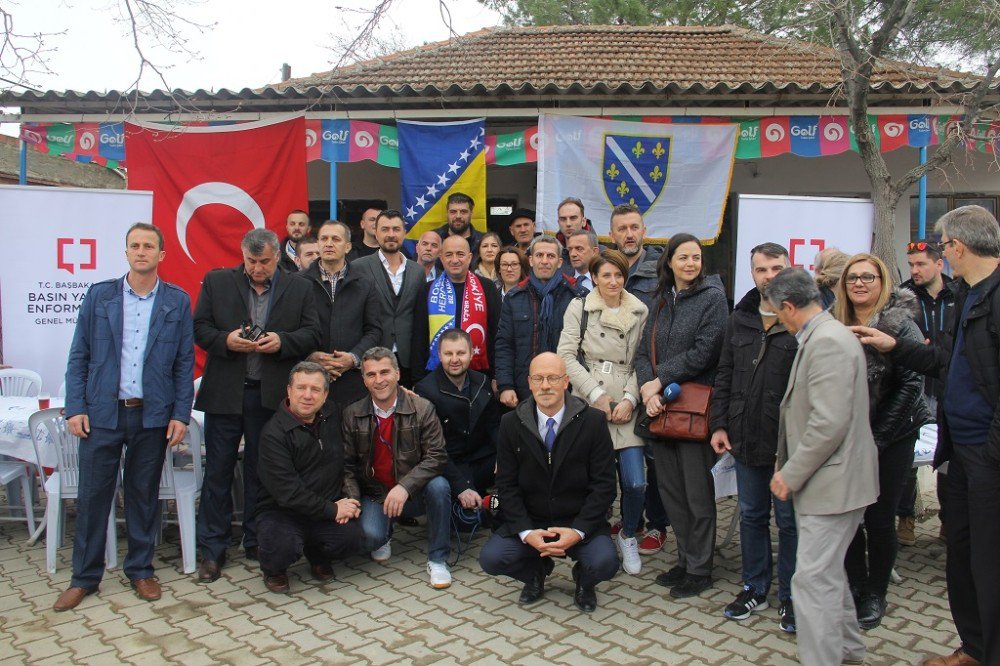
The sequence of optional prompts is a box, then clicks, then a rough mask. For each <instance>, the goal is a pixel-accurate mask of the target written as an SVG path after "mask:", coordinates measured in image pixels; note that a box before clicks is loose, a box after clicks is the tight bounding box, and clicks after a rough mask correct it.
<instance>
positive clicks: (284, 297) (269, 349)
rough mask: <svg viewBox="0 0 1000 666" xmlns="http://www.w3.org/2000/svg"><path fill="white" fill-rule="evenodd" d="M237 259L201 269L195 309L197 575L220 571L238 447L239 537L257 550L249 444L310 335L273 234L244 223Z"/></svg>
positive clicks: (310, 307) (311, 324) (304, 289)
mask: <svg viewBox="0 0 1000 666" xmlns="http://www.w3.org/2000/svg"><path fill="white" fill-rule="evenodd" d="M240 247H241V249H242V251H243V264H242V265H240V266H238V267H236V268H222V269H218V270H213V271H209V272H208V274H206V275H205V279H204V281H203V282H202V285H201V294H200V295H199V296H198V305H197V306H196V307H195V312H194V340H195V343H196V344H197V345H198V346H199V347H201V348H202V349H204V350H205V352H206V353H207V358H206V360H205V369H204V373H203V375H202V382H201V388H200V390H199V391H198V397H197V399H196V400H195V407H194V408H195V409H198V410H201V411H203V412H205V481H204V484H203V485H202V489H201V504H200V508H199V510H198V548H199V550H200V551H201V556H202V562H201V566H200V567H199V569H198V579H199V580H200V581H201V582H205V583H210V582H212V581H214V580H216V579H218V577H219V571H220V568H221V567H222V566H223V564H224V563H225V560H226V547H227V546H228V545H229V540H230V536H231V526H230V523H231V522H232V514H233V501H232V495H231V493H230V489H231V488H232V485H233V471H234V468H235V466H236V459H237V454H238V452H239V447H240V440H241V439H242V440H243V442H244V448H243V512H244V513H243V515H244V521H243V547H244V549H245V550H246V553H247V557H249V558H251V559H256V553H257V533H256V529H255V519H254V508H255V504H256V501H257V444H258V442H259V441H260V432H261V430H262V429H263V427H264V424H265V423H267V421H268V420H269V419H270V418H271V417H272V416H273V415H274V412H275V410H276V409H278V406H279V405H280V404H281V401H282V400H284V397H285V385H286V384H287V382H288V372H289V371H290V370H291V369H292V366H294V365H295V364H296V363H297V362H298V361H301V360H302V359H303V358H305V357H306V356H308V355H309V354H311V353H312V352H313V351H314V350H315V349H316V346H317V344H318V343H319V322H318V320H317V319H316V305H315V301H314V300H313V297H312V294H311V293H310V291H309V285H308V284H306V283H305V282H303V281H302V280H301V279H299V278H298V277H296V276H295V275H293V274H290V273H286V272H285V271H282V270H279V269H278V236H277V235H276V234H275V233H274V232H273V231H269V230H267V229H253V230H252V231H249V232H247V234H246V235H245V236H244V237H243V241H242V242H241V243H240Z"/></svg>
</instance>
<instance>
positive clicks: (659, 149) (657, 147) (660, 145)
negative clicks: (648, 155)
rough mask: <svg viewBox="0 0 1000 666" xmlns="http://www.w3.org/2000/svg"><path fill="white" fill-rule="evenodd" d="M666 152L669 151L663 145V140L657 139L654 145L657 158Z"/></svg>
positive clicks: (654, 153)
mask: <svg viewBox="0 0 1000 666" xmlns="http://www.w3.org/2000/svg"><path fill="white" fill-rule="evenodd" d="M665 152H667V151H666V149H665V148H664V147H663V142H662V141H657V142H656V145H655V146H653V155H655V156H656V159H660V158H661V157H663V153H665Z"/></svg>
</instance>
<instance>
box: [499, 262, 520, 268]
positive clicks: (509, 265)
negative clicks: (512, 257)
mask: <svg viewBox="0 0 1000 666" xmlns="http://www.w3.org/2000/svg"><path fill="white" fill-rule="evenodd" d="M520 267H521V262H519V261H514V262H507V261H501V262H500V268H520Z"/></svg>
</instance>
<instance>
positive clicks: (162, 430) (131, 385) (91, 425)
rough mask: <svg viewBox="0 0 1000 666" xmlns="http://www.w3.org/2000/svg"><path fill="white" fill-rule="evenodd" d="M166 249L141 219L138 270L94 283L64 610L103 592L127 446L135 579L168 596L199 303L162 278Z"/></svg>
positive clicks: (86, 324) (80, 391)
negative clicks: (161, 500)
mask: <svg viewBox="0 0 1000 666" xmlns="http://www.w3.org/2000/svg"><path fill="white" fill-rule="evenodd" d="M164 254H165V253H164V251H163V235H162V234H161V233H160V230H159V229H157V228H156V227H154V226H153V225H151V224H145V223H138V224H134V225H132V228H131V229H129V230H128V233H127V234H126V235H125V257H126V258H127V259H128V264H129V271H128V273H127V274H126V275H125V277H123V278H119V279H117V280H105V281H104V282H98V283H97V284H95V285H93V286H92V287H91V288H90V290H89V291H88V292H87V297H86V298H85V299H84V301H83V304H82V305H81V306H80V314H79V318H78V319H77V323H76V333H75V334H74V336H73V345H72V347H71V348H70V352H69V361H68V363H67V367H66V421H67V427H68V428H69V431H70V432H71V433H72V434H73V435H75V436H76V437H80V438H81V439H82V441H81V443H80V493H79V495H78V496H77V500H76V512H77V513H76V535H75V537H74V539H73V578H72V580H71V582H70V587H69V589H67V590H66V591H65V592H63V593H62V594H61V595H59V599H58V600H57V601H56V603H55V605H54V606H53V608H54V609H55V610H57V611H66V610H70V609H72V608H76V606H77V605H78V604H79V603H80V602H81V601H82V600H83V598H84V597H86V596H87V595H88V594H93V593H94V592H97V586H98V584H100V582H101V576H102V575H103V573H104V546H105V540H106V534H107V526H108V514H109V513H110V512H111V503H112V502H113V501H114V497H115V489H116V488H117V484H116V483H115V476H116V475H117V474H118V464H119V462H120V460H121V455H122V447H123V446H124V447H125V468H124V484H125V519H126V520H125V528H126V530H127V531H128V555H126V557H125V567H124V568H125V575H126V576H128V578H129V580H130V581H131V583H132V587H133V588H135V591H136V594H138V595H139V597H140V598H141V599H144V600H146V601H155V600H156V599H159V598H160V585H159V583H158V582H157V580H156V578H155V577H154V576H153V548H154V545H155V532H156V530H155V525H156V518H157V497H158V495H159V486H160V471H161V470H162V468H163V459H164V454H165V452H166V447H167V446H173V445H174V444H177V443H178V442H179V441H181V440H182V439H183V438H184V433H185V432H186V431H187V423H188V420H189V419H190V417H191V401H192V400H193V398H194V385H193V384H192V380H193V379H194V345H193V342H192V338H191V335H192V333H191V301H190V299H189V298H188V295H187V294H186V293H184V291H183V290H181V289H180V288H178V287H175V286H174V285H172V284H169V283H167V282H162V281H161V280H159V278H158V277H157V266H158V265H159V263H160V261H162V260H163V257H164ZM49 538H50V539H54V538H58V535H52V534H50V535H49Z"/></svg>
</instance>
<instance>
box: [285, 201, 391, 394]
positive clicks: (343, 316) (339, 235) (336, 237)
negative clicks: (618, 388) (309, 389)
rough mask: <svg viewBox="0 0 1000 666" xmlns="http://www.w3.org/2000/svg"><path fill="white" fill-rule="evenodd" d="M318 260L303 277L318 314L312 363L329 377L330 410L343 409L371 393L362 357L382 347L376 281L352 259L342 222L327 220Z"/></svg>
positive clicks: (347, 231)
mask: <svg viewBox="0 0 1000 666" xmlns="http://www.w3.org/2000/svg"><path fill="white" fill-rule="evenodd" d="M316 237H317V239H318V240H319V259H318V260H316V261H314V262H313V265H312V266H310V267H309V269H308V270H306V271H303V272H302V273H299V277H300V278H302V279H304V280H306V281H307V282H308V284H309V285H310V287H309V288H310V290H311V291H312V294H313V299H314V300H315V302H316V313H317V315H318V316H319V328H320V342H319V349H318V350H317V351H315V352H313V353H312V354H311V355H310V356H309V360H310V361H313V362H314V363H319V364H320V365H322V366H323V367H324V368H326V371H327V373H328V375H329V377H330V382H331V384H330V395H329V397H328V398H327V402H328V403H329V405H328V408H329V409H333V405H334V404H336V405H339V408H340V409H343V408H344V407H346V406H347V405H349V404H351V403H352V402H354V401H355V400H359V399H361V398H362V397H363V396H364V395H365V394H366V393H367V391H366V390H365V384H364V382H363V381H362V380H361V357H362V355H364V353H365V352H366V351H368V350H369V349H370V348H372V347H374V346H376V345H377V344H378V343H379V339H380V338H381V336H382V326H381V324H380V323H379V316H380V314H381V312H382V310H381V308H380V307H379V302H378V295H377V294H376V292H375V286H374V284H373V283H372V281H371V280H370V279H369V278H368V276H366V275H365V274H364V273H363V272H362V271H358V270H355V269H354V264H353V263H351V262H349V261H347V259H346V257H347V253H348V252H350V250H351V230H350V228H348V226H347V225H346V224H344V223H343V222H338V221H336V220H327V221H326V222H324V223H323V224H322V226H320V228H319V232H318V233H317V235H316Z"/></svg>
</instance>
